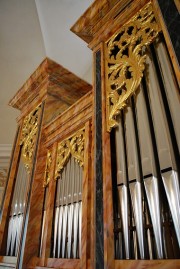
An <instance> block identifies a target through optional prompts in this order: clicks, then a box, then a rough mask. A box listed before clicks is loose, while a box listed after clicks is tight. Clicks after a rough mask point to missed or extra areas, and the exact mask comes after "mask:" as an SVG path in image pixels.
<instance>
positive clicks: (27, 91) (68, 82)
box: [9, 58, 92, 111]
mask: <svg viewBox="0 0 180 269" xmlns="http://www.w3.org/2000/svg"><path fill="white" fill-rule="evenodd" d="M91 88H92V86H91V85H90V84H88V83H87V82H85V81H84V80H82V79H81V78H79V77H77V76H76V75H74V74H73V73H71V72H70V71H69V70H67V69H66V68H64V67H63V66H61V65H59V64H57V63H56V62H54V61H52V60H50V59H49V58H46V59H45V60H44V61H43V62H42V63H41V64H40V65H39V67H38V68H37V69H36V70H35V72H34V73H33V74H32V75H31V76H30V78H29V79H28V80H27V81H26V82H25V84H24V85H23V86H22V87H21V88H20V90H19V91H18V92H17V93H16V95H15V96H14V97H13V98H12V99H11V100H10V102H9V105H10V106H12V107H14V108H17V109H19V110H21V111H22V109H23V108H24V107H26V106H27V105H29V104H30V103H31V102H32V101H33V100H34V99H35V98H38V99H39V103H40V102H41V100H42V99H43V98H44V96H45V95H47V94H48V95H51V94H52V95H53V94H56V95H57V94H58V95H57V96H56V97H57V98H59V99H62V103H63V102H64V103H69V106H70V105H71V104H72V102H75V101H77V100H78V99H79V98H81V97H82V96H83V95H84V94H86V93H87V92H89V91H91ZM70 99H72V100H73V101H72V100H70Z"/></svg>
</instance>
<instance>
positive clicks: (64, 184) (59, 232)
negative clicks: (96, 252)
mask: <svg viewBox="0 0 180 269" xmlns="http://www.w3.org/2000/svg"><path fill="white" fill-rule="evenodd" d="M82 174H83V170H82V167H80V166H79V164H78V163H77V161H76V160H75V159H74V158H73V157H72V156H71V158H70V159H69V161H68V163H67V164H66V166H65V167H64V169H63V172H62V173H61V177H60V178H59V179H58V182H57V192H56V204H55V217H54V236H53V251H52V256H53V257H56V258H80V257H81V228H82V227H81V226H82Z"/></svg>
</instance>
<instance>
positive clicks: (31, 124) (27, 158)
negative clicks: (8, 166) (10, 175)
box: [20, 106, 40, 172]
mask: <svg viewBox="0 0 180 269" xmlns="http://www.w3.org/2000/svg"><path fill="white" fill-rule="evenodd" d="M39 110H40V106H38V107H37V108H36V109H35V110H34V111H33V112H31V113H30V114H29V115H28V116H26V117H25V119H24V122H23V126H22V131H21V140H20V145H22V157H23V160H24V164H25V166H26V168H27V171H28V172H30V167H31V163H32V158H33V152H34V148H35V143H36V134H37V130H38V117H39Z"/></svg>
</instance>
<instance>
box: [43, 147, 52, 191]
mask: <svg viewBox="0 0 180 269" xmlns="http://www.w3.org/2000/svg"><path fill="white" fill-rule="evenodd" d="M51 163H52V156H51V152H50V151H49V150H48V152H47V158H46V168H45V173H44V184H43V187H46V186H47V185H48V184H49V181H50V169H51Z"/></svg>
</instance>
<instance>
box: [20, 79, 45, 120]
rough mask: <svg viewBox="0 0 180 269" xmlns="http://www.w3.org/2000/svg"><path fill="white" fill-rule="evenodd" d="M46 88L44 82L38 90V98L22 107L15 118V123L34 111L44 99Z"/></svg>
mask: <svg viewBox="0 0 180 269" xmlns="http://www.w3.org/2000/svg"><path fill="white" fill-rule="evenodd" d="M46 88H47V82H45V83H44V84H43V85H42V87H41V88H40V89H39V92H38V96H37V97H36V98H34V99H33V100H31V102H28V103H27V104H26V105H25V106H23V107H22V110H21V114H20V115H19V117H18V118H17V122H19V120H22V119H23V118H24V117H25V116H26V115H28V114H29V113H30V112H31V111H32V110H34V109H35V108H36V107H37V106H39V104H41V103H42V102H43V101H44V100H45V99H46Z"/></svg>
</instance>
